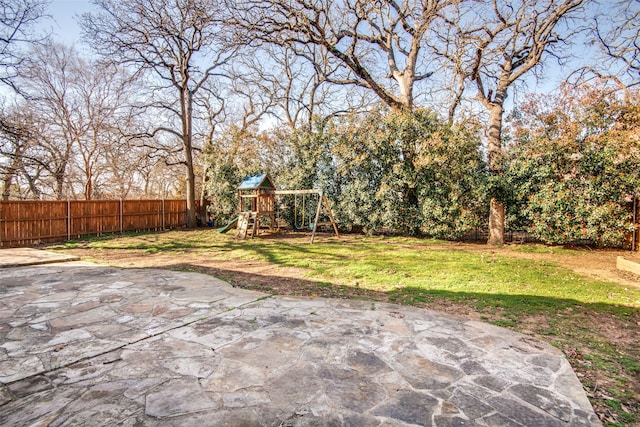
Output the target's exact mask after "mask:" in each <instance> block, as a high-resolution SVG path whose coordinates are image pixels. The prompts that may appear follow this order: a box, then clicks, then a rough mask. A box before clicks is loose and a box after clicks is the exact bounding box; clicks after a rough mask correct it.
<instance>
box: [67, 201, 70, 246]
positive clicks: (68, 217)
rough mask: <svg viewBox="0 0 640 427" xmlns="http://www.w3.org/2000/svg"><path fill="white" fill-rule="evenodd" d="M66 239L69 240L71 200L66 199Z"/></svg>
mask: <svg viewBox="0 0 640 427" xmlns="http://www.w3.org/2000/svg"><path fill="white" fill-rule="evenodd" d="M67 240H71V200H69V199H67Z"/></svg>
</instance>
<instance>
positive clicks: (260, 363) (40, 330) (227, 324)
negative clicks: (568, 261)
mask: <svg viewBox="0 0 640 427" xmlns="http://www.w3.org/2000/svg"><path fill="white" fill-rule="evenodd" d="M27 252H29V251H27ZM49 256H50V255H48V254H47V253H46V252H42V251H40V252H39V253H38V254H37V255H33V254H31V255H29V254H28V253H27V254H26V255H24V260H25V264H29V265H24V266H21V265H20V262H19V260H18V262H16V252H15V250H13V249H12V250H0V265H5V266H7V267H5V268H0V384H1V385H0V405H1V406H0V425H3V426H26V425H37V426H62V425H105V426H106V425H109V426H112V425H131V426H133V425H150V426H155V425H168V426H174V425H175V426H178V425H180V426H189V425H202V426H415V425H419V426H439V427H440V426H599V425H601V424H600V422H599V421H598V419H597V417H596V415H595V414H594V412H593V409H592V408H591V405H590V404H589V401H588V400H587V397H586V395H585V393H584V391H583V389H582V386H581V384H580V382H579V381H578V379H577V378H576V376H575V374H574V373H573V371H572V369H571V367H570V366H569V364H568V362H567V361H566V359H565V358H564V356H563V354H562V353H561V352H560V351H558V350H557V349H555V348H553V347H551V346H549V345H547V344H545V343H542V342H539V341H536V340H534V339H532V338H530V337H527V336H524V335H520V334H516V333H513V332H511V331H509V330H506V329H502V328H498V327H495V326H492V325H488V324H485V323H481V322H475V321H468V320H465V319H463V318H458V317H454V316H449V315H446V314H442V313H438V312H434V311H428V310H421V309H416V308H411V307H401V306H397V305H391V304H380V303H372V302H365V301H352V300H329V299H320V298H317V299H305V298H292V297H274V296H269V295H266V294H262V293H259V292H254V291H248V290H243V289H238V288H233V287H231V286H230V285H229V284H227V283H225V282H223V281H221V280H218V279H215V278H213V277H210V276H206V275H201V274H196V273H186V272H173V271H165V270H157V269H120V268H113V267H107V266H99V265H95V264H90V263H86V262H80V261H74V260H67V262H61V261H64V260H61V259H53V258H49ZM51 256H53V255H51ZM9 258H11V260H10V259H9ZM34 258H37V259H40V260H42V262H45V264H41V265H33V264H34V263H33V262H27V261H29V260H31V261H32V260H33V259H34ZM50 261H51V262H52V263H48V262H50Z"/></svg>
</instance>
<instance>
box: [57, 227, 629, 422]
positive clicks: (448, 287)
mask: <svg viewBox="0 0 640 427" xmlns="http://www.w3.org/2000/svg"><path fill="white" fill-rule="evenodd" d="M50 248H51V249H56V250H62V251H65V252H68V253H74V254H77V255H81V256H83V257H84V258H86V259H90V260H93V261H97V262H103V263H108V264H112V265H119V266H135V267H164V268H173V269H180V270H191V271H199V272H204V273H208V274H213V275H216V276H218V277H221V278H223V279H225V280H228V281H229V282H231V283H232V284H234V285H235V286H242V287H247V288H252V289H259V290H262V291H266V292H271V293H273V294H294V295H308V296H327V297H340V298H360V299H370V300H376V301H388V302H395V303H399V304H405V305H413V306H418V307H424V308H429V309H434V310H442V311H446V312H449V313H454V314H459V315H462V316H466V317H470V318H475V319H479V320H484V321H487V322H490V323H494V324H497V325H500V326H504V327H507V328H510V329H513V330H516V331H519V332H522V333H525V334H529V335H532V336H535V337H537V338H539V339H542V340H545V341H547V342H549V343H551V344H552V345H555V346H556V347H558V348H560V349H561V350H562V351H563V352H564V353H565V354H566V356H567V358H568V360H569V361H570V363H571V364H572V366H573V367H574V369H575V371H576V373H577V375H578V377H579V379H580V380H581V381H582V383H583V385H584V388H585V390H586V392H587V395H588V396H589V398H590V399H591V402H592V404H593V406H594V408H595V409H596V412H597V413H598V415H599V416H600V418H601V419H602V421H603V422H604V423H605V425H610V426H627V425H640V413H639V411H640V281H638V278H633V277H627V278H626V279H625V280H622V279H621V280H619V281H617V283H616V282H611V281H602V280H596V279H594V278H591V277H588V276H585V275H583V274H582V273H579V272H577V271H580V270H581V267H580V266H581V265H586V266H589V265H590V264H592V263H595V262H598V259H599V258H598V256H601V257H615V254H612V253H609V252H602V253H599V252H593V251H591V252H590V251H584V250H568V249H562V248H549V247H545V246H539V245H537V246H508V247H505V248H499V249H495V248H491V247H488V246H485V245H473V244H459V243H449V242H442V241H435V240H424V239H415V238H404V237H403V238H400V237H364V236H357V237H355V236H346V237H343V238H340V239H337V238H334V237H331V238H328V237H322V238H321V239H319V240H318V241H317V243H316V244H314V245H309V244H308V236H306V235H305V236H301V235H295V234H294V235H288V236H284V237H282V236H280V237H266V238H256V239H250V240H236V239H235V238H234V236H233V233H229V234H226V235H225V234H218V233H216V232H215V230H210V229H208V230H195V231H172V232H164V233H155V234H136V235H126V236H114V237H103V238H95V239H88V240H84V241H75V242H69V243H66V244H60V245H54V246H52V247H50ZM607 260H608V258H607ZM573 266H576V267H575V268H574V267H573ZM579 267H580V268H579ZM634 282H635V285H634Z"/></svg>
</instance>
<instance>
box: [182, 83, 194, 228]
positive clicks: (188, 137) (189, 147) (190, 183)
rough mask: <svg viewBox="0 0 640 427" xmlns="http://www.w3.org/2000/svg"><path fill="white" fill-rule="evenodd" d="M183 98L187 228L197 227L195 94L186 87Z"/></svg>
mask: <svg viewBox="0 0 640 427" xmlns="http://www.w3.org/2000/svg"><path fill="white" fill-rule="evenodd" d="M180 96H181V98H182V102H181V104H182V142H183V149H184V159H185V166H186V181H187V228H196V215H197V212H196V189H195V188H196V174H195V172H194V170H193V167H194V166H193V134H192V130H193V95H192V94H191V92H190V91H189V89H188V88H187V87H186V84H185V86H184V88H183V90H182V92H181V94H180Z"/></svg>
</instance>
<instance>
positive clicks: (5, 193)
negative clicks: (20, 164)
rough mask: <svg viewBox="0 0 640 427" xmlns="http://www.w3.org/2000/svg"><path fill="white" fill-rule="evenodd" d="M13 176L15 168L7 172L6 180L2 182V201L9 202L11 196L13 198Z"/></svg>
mask: <svg viewBox="0 0 640 427" xmlns="http://www.w3.org/2000/svg"><path fill="white" fill-rule="evenodd" d="M13 175H14V172H13V168H10V169H9V170H8V171H7V172H5V175H4V179H3V180H2V185H3V188H2V200H9V196H11V182H12V181H13Z"/></svg>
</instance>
